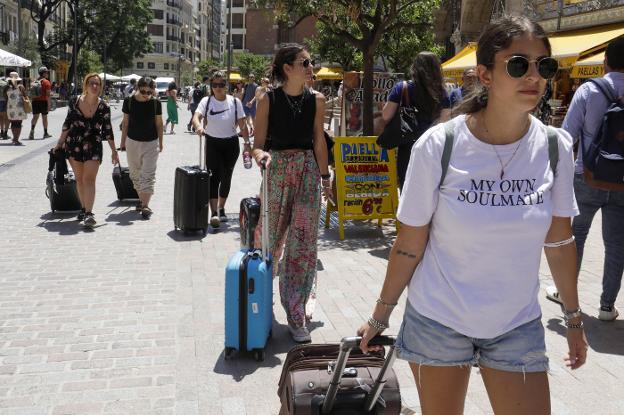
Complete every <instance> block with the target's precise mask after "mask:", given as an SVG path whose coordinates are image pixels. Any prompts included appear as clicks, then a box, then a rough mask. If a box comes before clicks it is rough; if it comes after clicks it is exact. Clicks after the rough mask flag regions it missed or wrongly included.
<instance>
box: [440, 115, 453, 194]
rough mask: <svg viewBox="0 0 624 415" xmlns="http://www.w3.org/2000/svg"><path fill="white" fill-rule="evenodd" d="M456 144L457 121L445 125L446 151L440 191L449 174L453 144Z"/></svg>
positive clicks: (443, 155)
mask: <svg viewBox="0 0 624 415" xmlns="http://www.w3.org/2000/svg"><path fill="white" fill-rule="evenodd" d="M454 142H455V120H450V121H447V122H445V123H444V150H443V151H442V159H441V161H440V164H442V174H441V175H440V184H439V185H438V189H440V188H441V187H442V184H443V183H444V179H445V178H446V173H447V172H448V167H449V163H450V162H451V153H452V152H453V143H454Z"/></svg>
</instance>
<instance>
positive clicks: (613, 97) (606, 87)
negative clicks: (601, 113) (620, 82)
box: [588, 78, 618, 104]
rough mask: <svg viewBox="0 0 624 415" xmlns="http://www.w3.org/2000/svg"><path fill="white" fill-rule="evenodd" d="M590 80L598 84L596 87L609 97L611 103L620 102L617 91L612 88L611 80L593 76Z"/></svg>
mask: <svg viewBox="0 0 624 415" xmlns="http://www.w3.org/2000/svg"><path fill="white" fill-rule="evenodd" d="M588 81H589V82H591V83H592V84H594V85H596V87H598V90H599V91H600V92H602V95H604V96H605V97H606V98H607V100H608V101H609V103H610V104H611V103H613V102H618V97H617V94H616V92H615V91H614V90H613V88H611V85H610V84H609V82H607V80H606V79H604V78H592V79H588Z"/></svg>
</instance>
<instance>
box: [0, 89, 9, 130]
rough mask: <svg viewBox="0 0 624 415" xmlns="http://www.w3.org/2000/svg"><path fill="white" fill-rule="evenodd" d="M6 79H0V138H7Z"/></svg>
mask: <svg viewBox="0 0 624 415" xmlns="http://www.w3.org/2000/svg"><path fill="white" fill-rule="evenodd" d="M8 88H9V84H8V80H7V79H5V78H2V79H0V139H2V140H8V139H9V116H8V115H7V89H8Z"/></svg>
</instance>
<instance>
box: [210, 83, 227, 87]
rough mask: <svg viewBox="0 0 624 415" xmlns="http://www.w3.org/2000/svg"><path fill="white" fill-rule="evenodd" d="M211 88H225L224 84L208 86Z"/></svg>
mask: <svg viewBox="0 0 624 415" xmlns="http://www.w3.org/2000/svg"><path fill="white" fill-rule="evenodd" d="M210 85H211V86H212V87H213V88H225V82H221V83H214V84H210Z"/></svg>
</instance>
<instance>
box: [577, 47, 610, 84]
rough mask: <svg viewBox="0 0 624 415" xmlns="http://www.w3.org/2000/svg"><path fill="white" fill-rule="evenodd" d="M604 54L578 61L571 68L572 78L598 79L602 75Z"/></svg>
mask: <svg viewBox="0 0 624 415" xmlns="http://www.w3.org/2000/svg"><path fill="white" fill-rule="evenodd" d="M604 58H605V52H602V53H599V54H597V55H594V56H590V57H589V58H586V59H583V60H580V61H578V62H576V63H575V64H574V66H573V67H572V73H571V74H570V76H571V77H572V78H599V77H601V76H603V75H604Z"/></svg>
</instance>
